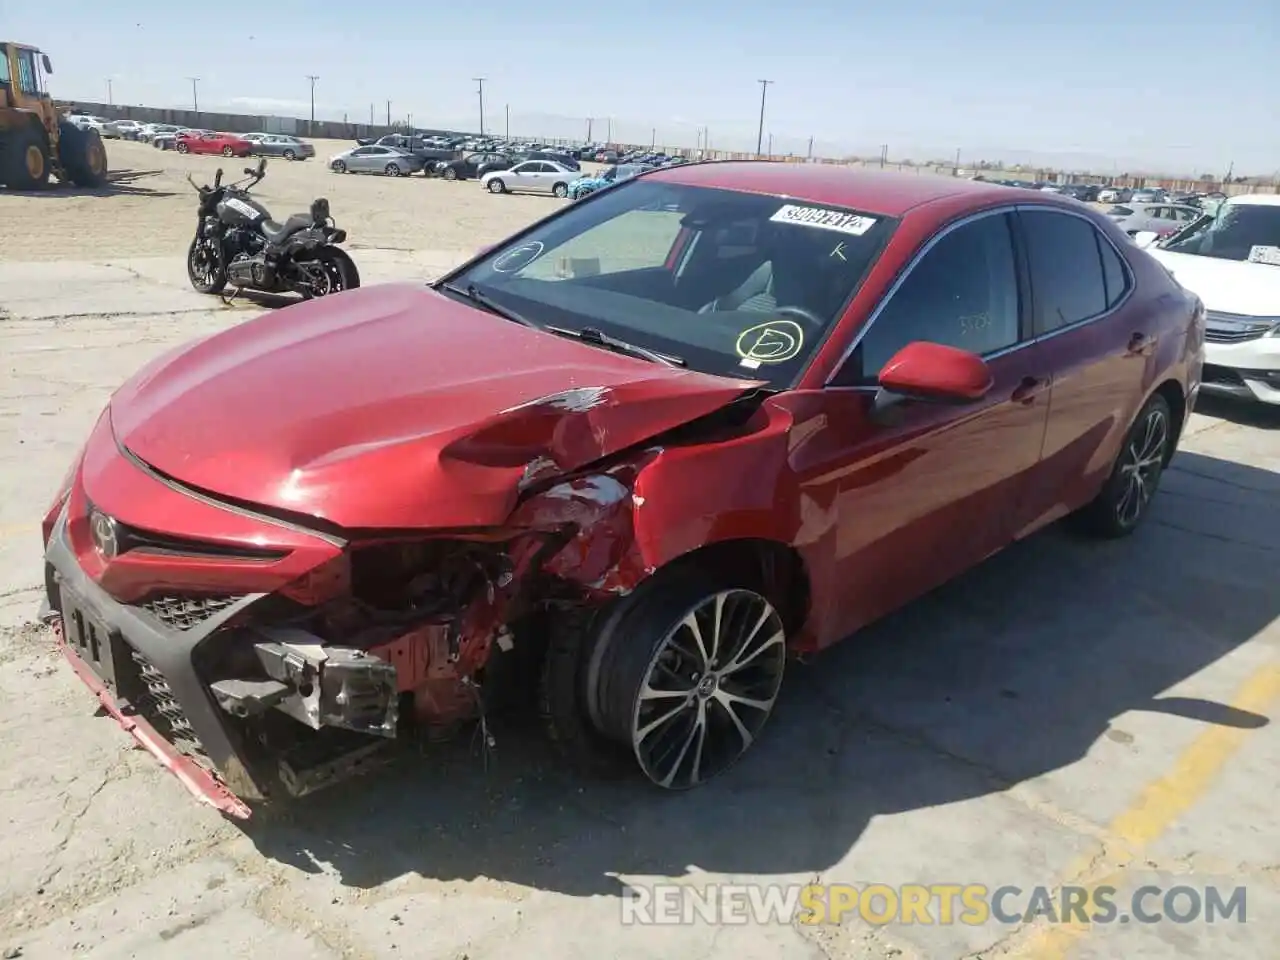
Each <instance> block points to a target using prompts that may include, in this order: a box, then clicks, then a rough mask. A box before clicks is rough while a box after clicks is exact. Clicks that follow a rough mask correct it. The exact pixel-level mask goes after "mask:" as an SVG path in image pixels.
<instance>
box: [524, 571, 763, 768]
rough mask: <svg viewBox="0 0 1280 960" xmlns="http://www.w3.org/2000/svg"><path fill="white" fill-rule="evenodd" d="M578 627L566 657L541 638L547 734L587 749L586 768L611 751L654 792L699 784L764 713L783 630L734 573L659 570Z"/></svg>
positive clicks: (733, 757) (605, 760) (609, 757)
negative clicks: (545, 651) (545, 650)
mask: <svg viewBox="0 0 1280 960" xmlns="http://www.w3.org/2000/svg"><path fill="white" fill-rule="evenodd" d="M580 629H581V630H582V634H581V636H579V637H578V638H577V649H576V651H575V652H576V660H571V659H569V656H568V652H567V648H566V645H565V642H564V641H563V640H561V641H560V643H559V644H557V637H556V635H555V633H553V634H552V639H551V646H550V649H549V650H548V655H547V660H546V667H545V670H544V684H543V688H544V695H543V698H542V700H543V704H544V709H543V714H544V717H546V718H547V719H548V721H549V730H550V733H551V736H552V739H553V740H555V741H556V742H557V743H558V744H560V745H562V746H564V745H569V746H570V747H571V748H572V749H571V751H570V756H571V757H573V758H574V759H577V760H581V759H582V756H583V754H584V753H588V754H589V755H590V757H591V761H592V763H591V766H592V769H594V770H599V769H600V767H601V766H604V767H605V768H606V769H608V770H610V771H612V770H614V769H616V768H617V764H618V763H619V759H618V757H619V754H621V755H622V756H624V757H629V760H630V763H629V764H628V765H629V766H631V767H632V769H634V767H635V766H639V768H640V770H641V772H642V773H643V774H644V775H645V777H646V778H648V780H649V781H650V782H651V783H653V784H654V785H656V786H659V787H662V788H663V789H667V790H685V789H689V788H691V787H695V786H699V785H700V784H702V783H705V782H707V781H708V780H710V779H712V778H714V777H716V776H718V775H719V774H721V773H723V772H725V771H726V770H728V769H729V768H730V767H731V766H733V764H734V763H736V762H737V761H738V759H739V758H741V757H742V756H743V755H744V754H745V753H746V752H747V750H748V749H750V747H751V746H752V745H753V744H754V743H755V741H756V739H757V738H758V736H759V734H760V732H761V730H762V729H763V728H764V725H765V723H766V722H767V721H768V719H769V716H770V715H771V714H772V711H773V706H774V703H775V702H776V700H777V696H778V691H779V689H780V688H781V684H782V677H783V672H784V667H785V663H786V633H785V630H784V627H783V623H782V618H781V615H780V614H779V613H778V611H777V610H776V609H775V608H774V607H773V605H772V603H771V602H770V601H769V600H768V598H767V597H765V596H764V595H763V594H762V593H760V592H759V591H758V589H757V588H755V587H754V586H752V585H749V584H747V583H745V582H744V583H739V582H738V579H737V578H734V577H729V576H717V575H702V576H699V575H697V574H690V573H688V572H687V571H686V572H682V574H681V575H680V576H679V577H677V576H676V575H674V573H672V574H671V575H669V576H664V575H663V574H659V575H658V576H657V577H656V578H655V579H654V580H652V581H650V582H649V583H648V584H646V585H645V586H644V587H643V588H642V589H641V590H638V591H636V593H633V594H632V595H631V596H629V597H627V598H626V599H624V600H622V601H619V606H618V607H616V608H613V610H612V612H611V613H609V614H608V615H604V614H598V615H595V616H594V617H592V618H591V619H590V620H589V621H588V622H586V623H585V624H582V625H581V626H580ZM571 696H576V698H577V702H576V703H574V702H572V700H571Z"/></svg>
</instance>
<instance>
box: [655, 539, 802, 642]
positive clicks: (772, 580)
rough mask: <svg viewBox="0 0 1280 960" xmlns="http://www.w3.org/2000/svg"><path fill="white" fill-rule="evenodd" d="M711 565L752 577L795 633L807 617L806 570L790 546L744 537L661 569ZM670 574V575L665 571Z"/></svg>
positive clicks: (692, 553)
mask: <svg viewBox="0 0 1280 960" xmlns="http://www.w3.org/2000/svg"><path fill="white" fill-rule="evenodd" d="M686 565H687V566H691V567H699V568H703V569H705V568H708V567H710V568H712V569H716V570H721V571H725V572H728V573H733V574H738V575H741V576H742V577H744V578H745V579H747V580H748V582H749V581H751V580H755V581H757V582H758V583H759V584H760V586H761V587H762V588H763V590H764V594H765V596H766V597H768V598H769V602H770V603H772V604H773V605H774V607H775V608H776V609H777V611H778V613H779V614H780V615H781V617H782V622H783V624H784V626H786V628H787V636H789V637H793V636H795V635H796V634H797V633H798V632H799V631H800V629H801V628H802V627H803V626H804V624H805V621H806V620H807V619H808V618H809V602H810V595H809V572H808V570H807V568H806V567H805V563H804V559H803V558H802V557H801V556H800V554H799V553H798V552H797V551H796V550H795V549H794V548H793V547H790V546H788V545H787V544H785V543H779V542H778V541H776V540H762V539H754V538H744V539H739V540H723V541H720V542H718V543H713V544H709V545H707V546H705V547H699V548H698V549H696V550H692V551H690V552H689V553H686V554H684V555H683V556H681V557H678V558H677V559H675V560H673V561H672V562H671V563H670V564H668V565H667V567H665V568H664V570H668V571H670V570H678V569H681V568H683V567H685V566H686ZM668 575H670V574H668Z"/></svg>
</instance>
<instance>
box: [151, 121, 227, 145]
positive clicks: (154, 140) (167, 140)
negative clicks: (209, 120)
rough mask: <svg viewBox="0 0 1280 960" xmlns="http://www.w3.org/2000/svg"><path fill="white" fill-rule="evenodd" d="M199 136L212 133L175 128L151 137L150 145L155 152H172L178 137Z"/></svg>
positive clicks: (209, 131)
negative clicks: (186, 135) (183, 135)
mask: <svg viewBox="0 0 1280 960" xmlns="http://www.w3.org/2000/svg"><path fill="white" fill-rule="evenodd" d="M184 133H186V134H200V133H213V131H212V130H192V129H189V128H187V127H177V128H176V129H174V130H170V131H167V132H164V133H156V134H154V135H153V136H152V137H151V145H152V146H153V147H155V148H156V149H157V150H172V149H174V147H175V146H176V144H177V142H178V137H179V136H181V135H182V134H184Z"/></svg>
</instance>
